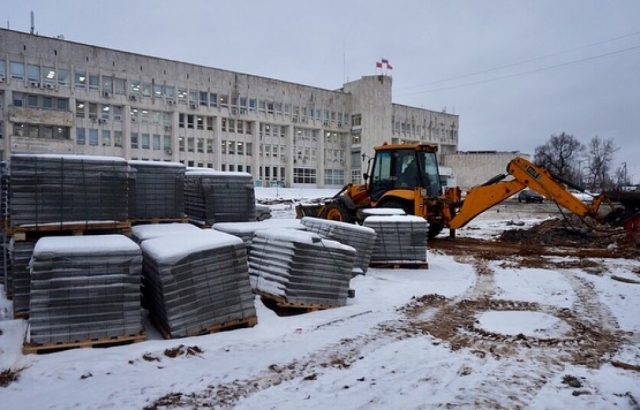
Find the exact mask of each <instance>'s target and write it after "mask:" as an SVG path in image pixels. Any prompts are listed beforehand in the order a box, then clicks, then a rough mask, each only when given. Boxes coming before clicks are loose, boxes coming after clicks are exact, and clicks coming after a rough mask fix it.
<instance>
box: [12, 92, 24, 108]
mask: <svg viewBox="0 0 640 410" xmlns="http://www.w3.org/2000/svg"><path fill="white" fill-rule="evenodd" d="M12 96H13V105H15V106H16V107H22V106H23V105H24V94H22V93H17V92H15V91H14V92H13V93H12Z"/></svg>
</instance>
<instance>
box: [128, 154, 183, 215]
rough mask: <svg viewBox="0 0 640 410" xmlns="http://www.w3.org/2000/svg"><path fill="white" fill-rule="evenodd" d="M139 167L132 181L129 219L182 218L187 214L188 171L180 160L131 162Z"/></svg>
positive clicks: (134, 166) (135, 166)
mask: <svg viewBox="0 0 640 410" xmlns="http://www.w3.org/2000/svg"><path fill="white" fill-rule="evenodd" d="M129 165H130V166H131V167H132V168H133V169H135V172H133V173H132V178H131V182H130V184H129V218H130V219H133V220H145V219H165V220H167V219H168V220H171V219H181V218H184V217H185V213H184V174H185V171H186V167H185V166H184V165H183V164H181V163H179V162H159V161H129Z"/></svg>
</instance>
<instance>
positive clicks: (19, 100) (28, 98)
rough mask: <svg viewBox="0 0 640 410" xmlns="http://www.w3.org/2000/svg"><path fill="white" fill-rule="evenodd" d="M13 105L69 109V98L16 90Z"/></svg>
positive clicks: (13, 95)
mask: <svg viewBox="0 0 640 410" xmlns="http://www.w3.org/2000/svg"><path fill="white" fill-rule="evenodd" d="M12 98H13V105H14V106H16V107H31V108H45V109H48V110H57V111H68V110H69V99H68V98H58V97H52V96H49V95H37V94H28V93H21V92H16V91H14V92H13V93H12Z"/></svg>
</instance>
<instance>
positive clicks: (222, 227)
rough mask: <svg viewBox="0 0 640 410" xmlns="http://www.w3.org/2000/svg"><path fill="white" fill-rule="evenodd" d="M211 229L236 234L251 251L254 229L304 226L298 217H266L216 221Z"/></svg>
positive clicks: (298, 227) (301, 227) (299, 227)
mask: <svg viewBox="0 0 640 410" xmlns="http://www.w3.org/2000/svg"><path fill="white" fill-rule="evenodd" d="M212 228H213V229H215V230H216V231H220V232H226V233H228V234H231V235H234V236H237V237H238V238H240V239H242V241H243V242H244V244H245V246H246V247H247V253H249V252H251V241H252V240H253V236H254V235H255V233H256V231H258V230H260V229H273V228H286V229H298V230H302V231H304V230H305V229H306V228H305V227H304V225H302V223H300V220H299V219H268V220H265V221H260V222H218V223H215V224H213V226H212Z"/></svg>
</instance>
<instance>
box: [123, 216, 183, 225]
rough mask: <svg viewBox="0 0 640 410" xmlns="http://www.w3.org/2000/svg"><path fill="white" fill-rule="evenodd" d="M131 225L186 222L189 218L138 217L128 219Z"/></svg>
mask: <svg viewBox="0 0 640 410" xmlns="http://www.w3.org/2000/svg"><path fill="white" fill-rule="evenodd" d="M129 221H130V222H131V226H135V225H154V224H166V223H188V222H189V218H187V217H186V216H185V217H183V218H140V219H130V220H129Z"/></svg>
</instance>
